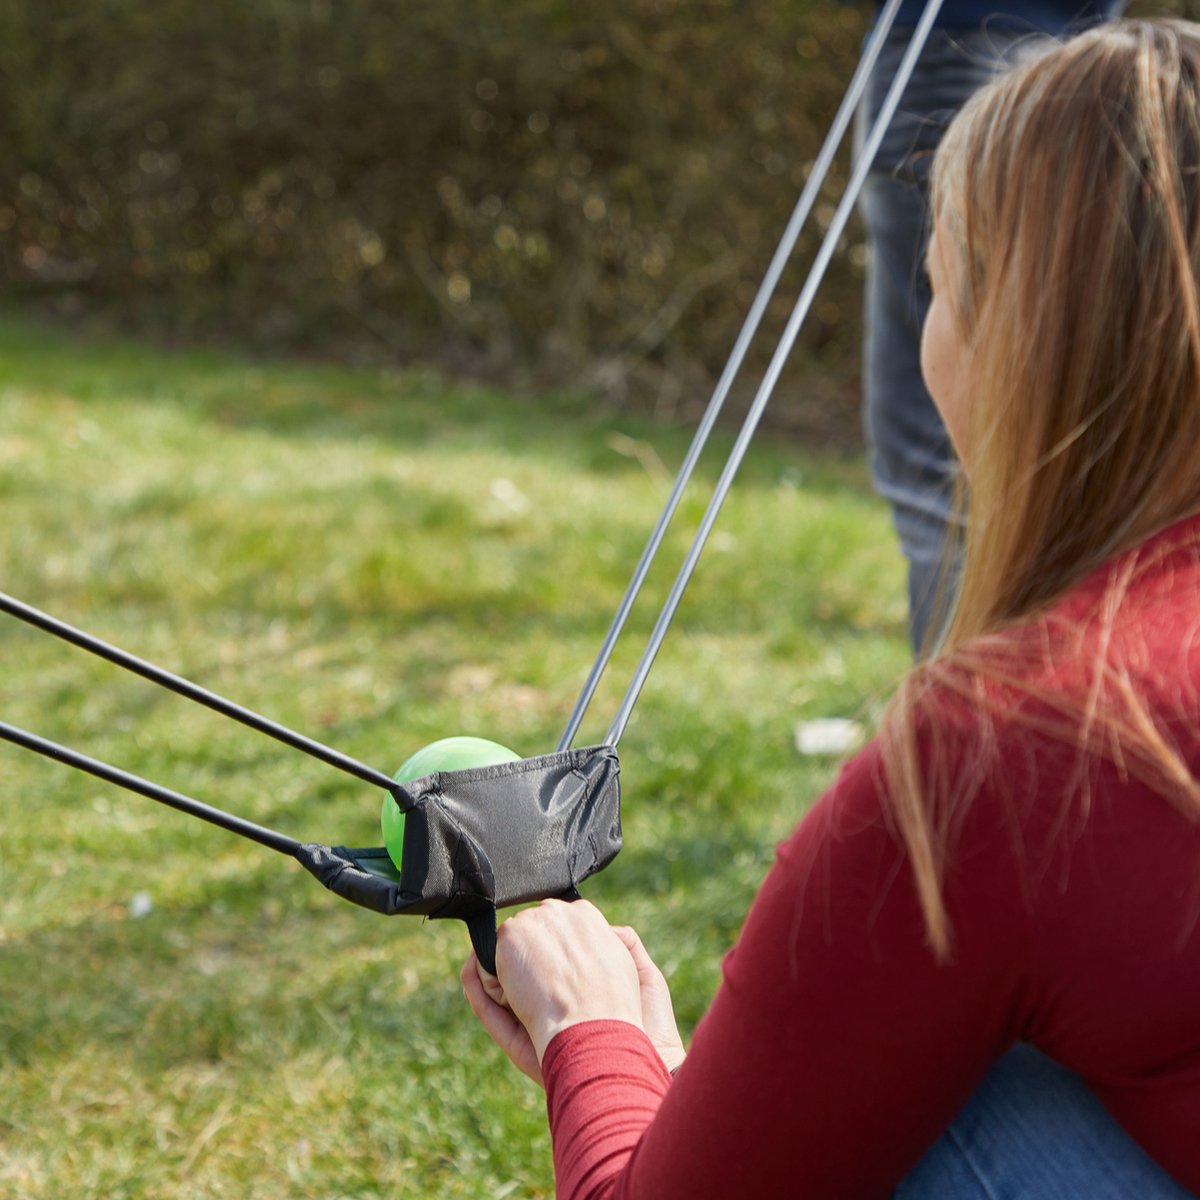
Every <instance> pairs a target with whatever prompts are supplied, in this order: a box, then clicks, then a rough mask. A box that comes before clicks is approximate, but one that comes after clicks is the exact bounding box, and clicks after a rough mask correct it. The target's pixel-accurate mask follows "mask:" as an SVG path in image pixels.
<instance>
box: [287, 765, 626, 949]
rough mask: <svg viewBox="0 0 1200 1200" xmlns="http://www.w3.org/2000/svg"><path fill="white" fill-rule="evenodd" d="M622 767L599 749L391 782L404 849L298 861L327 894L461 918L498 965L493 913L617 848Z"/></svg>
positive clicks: (557, 887) (570, 881)
mask: <svg viewBox="0 0 1200 1200" xmlns="http://www.w3.org/2000/svg"><path fill="white" fill-rule="evenodd" d="M619 776H620V763H619V761H618V759H617V752H616V750H615V749H614V748H613V747H611V746H592V747H586V748H581V749H577V750H566V751H563V752H562V753H559V754H547V755H543V756H541V757H540V758H527V759H521V760H520V761H518V762H512V763H500V764H498V765H496V766H492V767H477V768H474V769H472V770H467V771H439V772H436V773H435V774H433V775H426V776H424V777H422V778H421V779H415V780H413V781H411V782H410V783H404V784H399V783H398V784H396V785H395V786H394V788H393V790H392V799H393V800H394V802H395V803H396V804H397V805H399V807H400V810H401V811H402V812H403V813H404V852H403V856H402V863H401V869H400V870H399V871H397V870H396V868H395V866H394V865H393V864H392V861H391V858H390V857H389V856H388V853H387V851H386V850H384V849H381V848H371V849H362V850H353V849H348V848H347V847H345V846H320V845H316V844H312V843H307V844H304V845H302V846H301V847H300V849H299V850H297V851H296V858H297V859H298V860H299V861H300V862H301V863H302V864H303V866H304V867H305V868H307V870H309V871H311V872H312V874H313V875H315V876H316V877H317V878H318V879H319V880H320V881H321V882H322V883H323V884H324V885H325V886H326V887H327V888H329V889H330V891H332V892H334V893H335V894H336V895H338V896H341V897H343V898H344V899H346V900H350V901H352V902H353V903H355V904H359V905H362V906H363V907H364V908H370V909H373V910H374V911H375V912H381V913H387V914H394V913H413V914H419V915H422V916H427V917H430V918H433V919H438V918H443V917H455V918H457V919H459V920H462V921H465V922H466V924H467V927H468V929H469V930H470V933H471V942H472V944H473V945H474V947H475V952H476V954H477V955H478V956H479V961H480V962H481V963H482V964H483V966H484V967H485V969H487V970H488V971H492V972H495V969H496V910H497V909H498V908H504V907H506V906H508V905H513V904H524V903H527V902H528V901H531V900H542V899H547V898H551V897H560V898H563V899H574V898H576V897H578V895H579V893H578V890H577V889H578V885H579V884H580V883H582V882H583V880H585V879H586V878H587V877H588V876H589V875H594V874H595V873H596V872H597V871H599V870H601V869H602V868H604V867H606V866H607V865H608V864H609V863H610V862H612V860H613V859H614V858H615V857H616V855H617V853H618V851H619V850H620V849H621V792H620V784H619Z"/></svg>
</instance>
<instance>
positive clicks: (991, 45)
mask: <svg viewBox="0 0 1200 1200" xmlns="http://www.w3.org/2000/svg"><path fill="white" fill-rule="evenodd" d="M1124 8H1125V0H1007V2H1006V3H1005V4H1004V5H1001V6H999V7H997V5H996V4H995V3H993V2H991V0H944V3H943V4H942V8H941V11H940V12H939V14H938V16H937V20H936V24H935V25H934V28H933V31H932V33H931V35H930V38H929V41H928V43H927V44H926V46H925V48H924V50H923V51H922V53H921V56H920V58H919V59H918V61H917V65H916V69H915V70H914V72H913V75H912V78H911V79H910V80H909V83H908V85H907V87H906V88H905V91H904V95H903V96H902V97H901V100H900V107H899V108H898V110H897V112H896V115H895V117H894V118H893V119H892V122H891V125H890V127H889V128H888V132H887V135H886V137H885V138H884V140H883V142H882V144H881V146H880V148H879V153H878V154H877V155H876V158H875V161H874V163H873V164H872V167H871V171H870V174H869V175H868V177H867V182H866V185H865V186H864V188H863V192H862V197H861V200H860V209H861V212H862V216H863V220H864V223H865V225H866V235H867V247H868V266H867V277H866V285H865V293H864V312H863V376H862V379H863V424H864V432H865V436H866V442H867V451H868V457H869V462H870V468H871V477H872V480H873V481H874V484H875V488H876V490H877V491H878V492H879V494H880V495H881V496H882V497H883V498H884V499H885V500H886V501H887V502H888V504H889V505H890V506H891V509H892V519H893V522H894V524H895V527H896V532H897V534H898V535H899V539H900V548H901V550H902V552H903V554H904V557H905V559H906V560H907V562H908V614H909V621H908V632H909V639H910V641H911V643H912V647H913V650H914V652H915V653H916V654H917V655H918V656H920V655H922V653H923V652H927V651H928V650H929V649H930V647H931V645H932V644H933V643H934V642H935V641H936V639H937V638H938V636H939V635H940V633H941V630H942V628H943V626H944V625H945V621H946V617H947V614H948V611H949V602H950V601H951V600H952V598H953V595H954V589H955V581H956V579H957V576H958V556H957V553H956V543H957V539H958V537H959V536H960V535H961V530H962V513H961V512H959V511H956V505H955V487H956V480H957V476H958V462H957V459H956V458H955V455H954V450H953V448H952V447H951V445H950V440H949V438H948V437H947V435H946V430H945V427H944V426H943V424H942V420H941V418H940V417H939V416H938V412H937V409H936V408H935V407H934V404H933V401H932V400H931V399H930V396H929V392H928V390H927V389H926V387H925V384H924V382H923V381H922V379H921V364H920V340H921V327H922V325H923V324H924V321H925V313H926V311H927V310H928V308H929V280H928V278H927V277H926V274H925V269H924V265H923V263H924V257H925V250H926V245H927V242H928V238H929V188H928V174H929V166H930V163H931V162H932V160H933V152H934V150H935V149H936V148H937V145H938V142H939V141H940V140H941V137H942V133H943V132H944V131H945V129H946V126H947V125H948V124H949V122H950V119H951V118H952V117H953V116H954V114H955V113H956V112H957V111H958V110H959V109H960V108H961V107H962V105H963V104H964V103H965V102H966V101H967V100H968V99H969V98H970V97H971V96H972V95H973V94H974V93H975V92H976V91H977V90H978V89H979V88H980V87H982V86H983V85H984V84H985V83H987V82H988V81H989V80H991V79H992V78H994V76H995V75H996V73H997V72H998V71H1000V70H1002V69H1003V68H1004V67H1005V66H1006V65H1011V64H1012V63H1013V61H1014V60H1015V59H1016V58H1018V57H1020V55H1021V51H1022V49H1023V48H1028V47H1030V46H1031V44H1036V43H1037V42H1039V41H1041V40H1042V39H1044V38H1045V37H1051V38H1055V39H1062V38H1065V37H1067V36H1069V35H1070V34H1072V33H1077V32H1080V31H1082V30H1083V29H1086V28H1088V27H1090V26H1093V25H1096V24H1098V23H1099V22H1102V21H1106V20H1111V19H1113V18H1115V17H1118V16H1120V15H1121V12H1122V11H1123V10H1124ZM924 9H925V0H904V2H903V3H902V4H901V6H900V11H899V12H898V14H897V16H896V21H895V23H894V24H893V26H892V28H891V30H890V31H889V32H888V35H887V39H886V41H885V42H884V45H883V49H882V52H881V54H880V57H879V61H878V63H877V64H876V67H875V70H874V72H873V73H872V77H871V80H870V82H869V83H868V86H867V91H866V94H865V96H864V98H863V101H862V105H861V107H860V110H859V114H858V120H859V125H858V140H861V139H862V138H864V137H865V134H866V130H867V129H869V128H870V126H871V124H872V123H873V122H874V119H875V118H876V116H877V115H878V113H879V110H880V108H881V107H882V105H883V100H884V97H885V96H886V95H887V91H888V88H889V87H890V86H891V83H892V79H893V78H894V76H895V74H896V70H897V68H898V67H899V65H900V61H901V59H902V58H903V56H904V52H905V50H906V49H907V47H908V45H909V41H910V39H911V37H912V33H913V27H914V26H915V25H916V24H917V22H918V21H919V20H920V18H921V14H922V12H923V11H924ZM943 564H944V565H943Z"/></svg>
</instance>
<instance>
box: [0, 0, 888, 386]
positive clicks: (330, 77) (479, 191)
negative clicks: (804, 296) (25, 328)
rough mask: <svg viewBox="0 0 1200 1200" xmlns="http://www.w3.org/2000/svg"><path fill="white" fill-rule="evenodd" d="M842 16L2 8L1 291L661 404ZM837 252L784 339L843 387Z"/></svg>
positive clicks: (828, 93)
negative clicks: (806, 317)
mask: <svg viewBox="0 0 1200 1200" xmlns="http://www.w3.org/2000/svg"><path fill="white" fill-rule="evenodd" d="M868 15H869V9H866V8H855V7H846V6H844V5H840V4H836V3H829V2H824V3H819V2H817V0H794V2H793V3H782V2H780V0H741V2H738V3H734V2H732V0H726V2H723V3H722V2H718V0H713V2H710V3H696V2H692V3H684V2H683V0H617V2H615V3H611V4H604V5H590V6H584V5H579V4H575V3H570V2H569V0H503V2H500V0H338V3H334V2H333V0H207V2H206V3H200V2H199V0H158V2H157V3H156V4H154V5H141V4H128V3H122V2H121V0H88V3H86V4H77V3H75V2H74V0H0V112H2V113H3V114H4V115H3V118H2V120H3V128H4V135H3V136H2V137H0V271H2V278H3V280H4V281H5V282H4V283H3V285H0V286H2V287H3V288H4V290H5V291H7V292H8V294H9V296H10V298H11V297H13V296H16V297H17V298H19V299H21V300H28V299H29V298H30V297H31V296H32V297H37V298H39V302H41V300H43V299H45V298H47V297H50V298H52V299H53V303H54V305H55V306H56V307H57V308H58V309H59V310H61V311H63V312H67V313H71V312H101V313H106V314H110V315H112V316H114V317H116V318H117V319H118V320H120V321H121V322H122V323H124V324H126V325H132V326H133V327H135V328H138V329H142V330H150V331H156V332H163V333H167V334H171V335H182V336H186V337H192V338H195V337H209V336H214V335H216V336H225V337H229V336H233V337H236V338H237V339H238V340H240V341H243V342H251V343H253V344H255V345H259V346H268V347H270V348H272V349H279V348H283V349H290V350H296V349H304V350H316V351H319V352H321V353H341V354H354V355H356V356H363V355H372V356H386V357H389V358H394V359H405V360H407V359H413V358H423V359H434V360H438V361H441V362H446V363H449V364H451V365H453V366H455V367H458V368H465V369H469V370H476V371H483V372H487V373H489V374H491V375H493V376H495V377H499V378H503V379H506V380H508V381H509V382H517V381H520V380H528V379H536V380H538V381H540V382H574V383H583V384H584V385H588V386H592V387H597V388H600V389H602V390H603V391H604V392H605V393H607V394H608V395H609V396H611V397H615V398H617V399H620V398H623V397H624V396H626V395H629V394H638V395H646V394H649V395H652V396H653V397H654V398H655V399H656V401H657V402H658V403H660V404H662V405H665V406H674V405H677V404H679V403H681V402H683V401H685V400H690V399H691V398H693V397H694V396H695V395H696V394H697V393H699V392H701V391H702V390H703V388H704V387H705V386H706V385H707V384H708V383H709V382H710V381H711V379H712V378H713V377H714V376H715V375H716V373H717V372H718V371H719V369H720V367H721V365H722V363H723V361H724V359H725V357H726V355H727V354H728V352H729V349H730V347H731V346H732V344H733V340H734V336H735V334H736V331H737V329H738V327H739V325H740V322H741V320H742V318H743V316H744V314H745V312H746V310H747V308H748V307H749V303H750V300H751V298H752V296H753V294H754V291H755V288H756V286H757V283H758V280H759V278H760V277H761V276H762V274H763V272H764V270H765V268H766V265H767V263H768V261H769V259H770V255H771V252H772V250H773V248H774V245H775V242H776V240H777V239H778V237H779V234H780V233H781V231H782V229H783V226H784V223H785V221H786V219H787V216H788V213H789V212H790V211H791V208H792V206H793V204H794V202H795V198H796V195H797V194H798V190H799V188H800V186H801V185H802V183H803V180H804V176H805V172H806V168H807V166H808V165H809V162H810V160H811V158H812V157H813V156H814V155H815V153H816V151H817V148H818V146H819V144H820V141H821V138H822V137H823V135H824V132H825V129H826V126H827V124H828V122H829V120H830V118H831V115H832V113H833V110H834V108H835V107H836V104H837V101H838V99H839V98H840V96H841V93H842V91H843V90H844V88H845V85H846V83H847V81H848V79H849V77H850V74H851V72H852V69H853V66H854V63H855V61H856V59H857V53H858V47H859V44H860V41H861V38H862V36H863V34H864V31H865V28H866V21H867V17H868ZM843 180H844V174H841V173H839V174H836V175H835V178H834V179H833V180H831V182H830V184H829V185H828V188H827V191H828V193H829V198H830V199H832V198H835V196H836V192H837V190H839V189H840V185H841V183H842V182H843ZM831 212H832V207H831V204H829V203H825V204H823V205H822V206H821V208H820V209H819V214H818V215H819V216H820V218H821V219H822V220H823V221H826V222H827V221H828V218H829V215H830V214H831ZM817 236H818V231H817V230H816V229H814V231H813V233H812V234H811V235H809V236H808V237H807V239H806V242H805V247H804V248H805V249H807V250H808V252H809V253H810V254H811V251H812V250H813V249H814V248H815V245H816V241H817ZM851 249H852V248H851ZM855 257H856V256H855V255H854V254H851V255H850V256H849V257H847V256H842V257H841V258H840V259H839V260H838V264H837V265H836V266H835V268H834V272H833V275H832V276H831V278H830V280H829V281H828V283H827V286H826V289H825V291H824V292H823V293H822V297H821V299H820V300H819V301H818V304H817V307H816V309H815V311H814V313H813V316H812V318H811V320H810V322H809V327H808V329H807V331H806V339H807V341H806V350H807V361H809V362H810V363H813V362H815V363H817V364H818V365H819V364H822V363H824V364H825V366H826V367H827V368H828V369H829V372H830V374H831V377H833V376H836V375H837V373H838V371H839V370H840V372H841V378H842V379H843V380H845V379H846V378H849V377H850V376H852V374H853V370H854V367H853V359H854V356H855V355H856V354H857V336H858V286H859V285H858V281H857V279H856V278H855V268H854V260H855ZM802 265H803V262H802ZM800 273H801V272H800V271H799V268H798V269H797V272H796V274H797V275H798V274H800ZM796 284H797V280H796V279H795V278H793V279H792V281H791V291H790V294H785V297H784V299H783V300H781V301H780V302H779V303H778V305H777V307H776V310H775V311H774V312H773V314H772V317H773V321H772V322H771V323H770V329H771V332H773V333H778V331H779V329H780V328H781V327H782V324H783V320H784V319H785V316H786V312H787V311H788V309H789V308H790V304H791V297H792V296H793V295H794V292H795V287H796ZM751 382H753V379H752V380H751ZM785 399H786V397H785Z"/></svg>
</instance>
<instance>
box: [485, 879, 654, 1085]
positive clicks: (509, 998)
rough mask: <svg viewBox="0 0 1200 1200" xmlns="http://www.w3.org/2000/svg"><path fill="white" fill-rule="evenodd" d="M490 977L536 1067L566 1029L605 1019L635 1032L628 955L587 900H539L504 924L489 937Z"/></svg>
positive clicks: (637, 1020) (635, 1000) (636, 1003)
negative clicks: (495, 980)
mask: <svg viewBox="0 0 1200 1200" xmlns="http://www.w3.org/2000/svg"><path fill="white" fill-rule="evenodd" d="M496 975H497V977H498V979H499V982H500V987H501V989H502V996H503V1002H504V1003H505V1004H507V1005H508V1007H509V1008H511V1009H512V1011H513V1014H514V1015H515V1016H516V1018H517V1020H519V1021H520V1022H521V1024H522V1025H523V1026H524V1027H525V1030H526V1032H527V1033H528V1034H529V1038H530V1041H531V1042H532V1043H533V1048H534V1052H535V1053H536V1054H537V1059H538V1062H539V1063H540V1062H541V1061H542V1056H543V1055H544V1054H545V1052H546V1047H547V1046H548V1045H549V1044H550V1041H551V1039H552V1038H553V1037H554V1035H555V1034H556V1033H560V1032H561V1031H562V1030H564V1029H566V1028H568V1027H569V1026H571V1025H578V1024H580V1023H581V1022H583V1021H598V1020H612V1021H628V1022H629V1023H630V1024H631V1025H636V1026H637V1027H638V1028H639V1029H641V1028H642V1001H641V985H640V983H639V982H638V974H637V967H636V966H635V965H634V961H633V957H632V955H631V954H630V953H629V950H628V949H627V948H626V946H625V943H624V942H622V941H621V939H620V938H619V937H617V935H616V934H615V933H614V932H613V929H612V926H610V925H609V923H608V922H607V921H606V920H605V919H604V916H603V914H602V913H601V912H600V910H599V909H598V908H596V907H595V905H593V904H589V903H588V902H587V901H586V900H576V901H574V902H573V903H568V902H567V901H565V900H543V901H542V902H541V904H539V905H538V906H537V907H536V908H527V909H524V910H523V911H521V912H519V913H517V914H516V915H515V916H513V917H510V918H509V919H508V920H507V921H505V922H504V924H503V925H501V926H500V929H499V932H498V934H497V938H496Z"/></svg>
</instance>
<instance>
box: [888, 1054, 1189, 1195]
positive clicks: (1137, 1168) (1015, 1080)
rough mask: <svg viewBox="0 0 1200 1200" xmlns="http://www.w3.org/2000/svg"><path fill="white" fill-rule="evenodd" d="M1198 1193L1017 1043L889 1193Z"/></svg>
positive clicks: (1087, 1095) (1072, 1078)
mask: <svg viewBox="0 0 1200 1200" xmlns="http://www.w3.org/2000/svg"><path fill="white" fill-rule="evenodd" d="M1076 1198H1078V1200H1195V1197H1194V1196H1193V1195H1192V1193H1191V1192H1188V1191H1185V1190H1184V1189H1183V1188H1182V1187H1181V1186H1180V1185H1179V1184H1177V1183H1176V1182H1175V1181H1174V1180H1173V1179H1172V1178H1171V1177H1170V1176H1169V1175H1167V1173H1166V1172H1165V1171H1164V1170H1163V1169H1162V1168H1161V1167H1159V1166H1158V1164H1157V1163H1155V1162H1154V1161H1153V1160H1152V1159H1151V1158H1150V1157H1149V1156H1148V1155H1147V1154H1146V1153H1145V1151H1143V1150H1142V1148H1141V1147H1140V1146H1138V1144H1137V1143H1136V1142H1134V1140H1133V1139H1132V1138H1131V1137H1130V1136H1129V1135H1128V1134H1127V1133H1126V1132H1125V1131H1124V1130H1123V1129H1122V1128H1121V1127H1120V1126H1119V1125H1118V1124H1117V1123H1116V1121H1114V1120H1113V1118H1112V1117H1111V1116H1109V1114H1108V1111H1107V1109H1105V1108H1104V1106H1103V1105H1102V1104H1101V1103H1100V1101H1099V1100H1097V1099H1096V1097H1095V1096H1093V1095H1092V1093H1091V1092H1090V1091H1089V1090H1088V1089H1087V1087H1086V1086H1085V1085H1084V1084H1083V1082H1082V1081H1081V1080H1080V1079H1079V1078H1078V1077H1077V1076H1076V1075H1074V1074H1072V1073H1071V1072H1070V1071H1068V1070H1066V1069H1064V1068H1063V1067H1060V1066H1058V1065H1057V1064H1056V1063H1054V1062H1052V1061H1051V1060H1050V1059H1048V1058H1046V1057H1045V1056H1044V1055H1043V1054H1041V1053H1039V1052H1038V1051H1037V1050H1035V1049H1033V1047H1031V1046H1017V1047H1016V1048H1015V1049H1014V1050H1011V1051H1010V1052H1009V1053H1008V1054H1007V1055H1005V1057H1004V1058H1002V1059H1001V1060H1000V1061H999V1062H998V1063H997V1064H996V1065H995V1066H994V1067H993V1068H992V1070H991V1072H990V1073H989V1074H988V1075H987V1077H986V1078H985V1079H984V1081H983V1083H982V1084H981V1085H980V1087H979V1089H978V1091H976V1093H975V1095H974V1096H972V1098H971V1099H970V1100H969V1101H968V1103H967V1105H966V1107H965V1108H964V1109H963V1110H962V1112H960V1113H959V1115H958V1116H957V1117H956V1118H955V1119H954V1121H953V1123H952V1124H951V1125H950V1128H949V1129H947V1130H946V1132H945V1133H944V1134H943V1135H942V1137H941V1138H940V1139H939V1140H938V1141H937V1142H936V1143H935V1144H934V1146H933V1147H932V1148H931V1149H930V1150H929V1152H928V1153H927V1154H926V1155H925V1157H924V1158H923V1159H922V1160H921V1161H920V1163H918V1164H917V1166H916V1167H915V1168H914V1170H913V1171H912V1172H911V1173H910V1174H909V1176H908V1177H907V1178H906V1179H905V1180H904V1182H903V1183H902V1184H901V1185H900V1187H899V1188H897V1190H896V1192H895V1193H894V1197H893V1200H1076Z"/></svg>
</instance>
